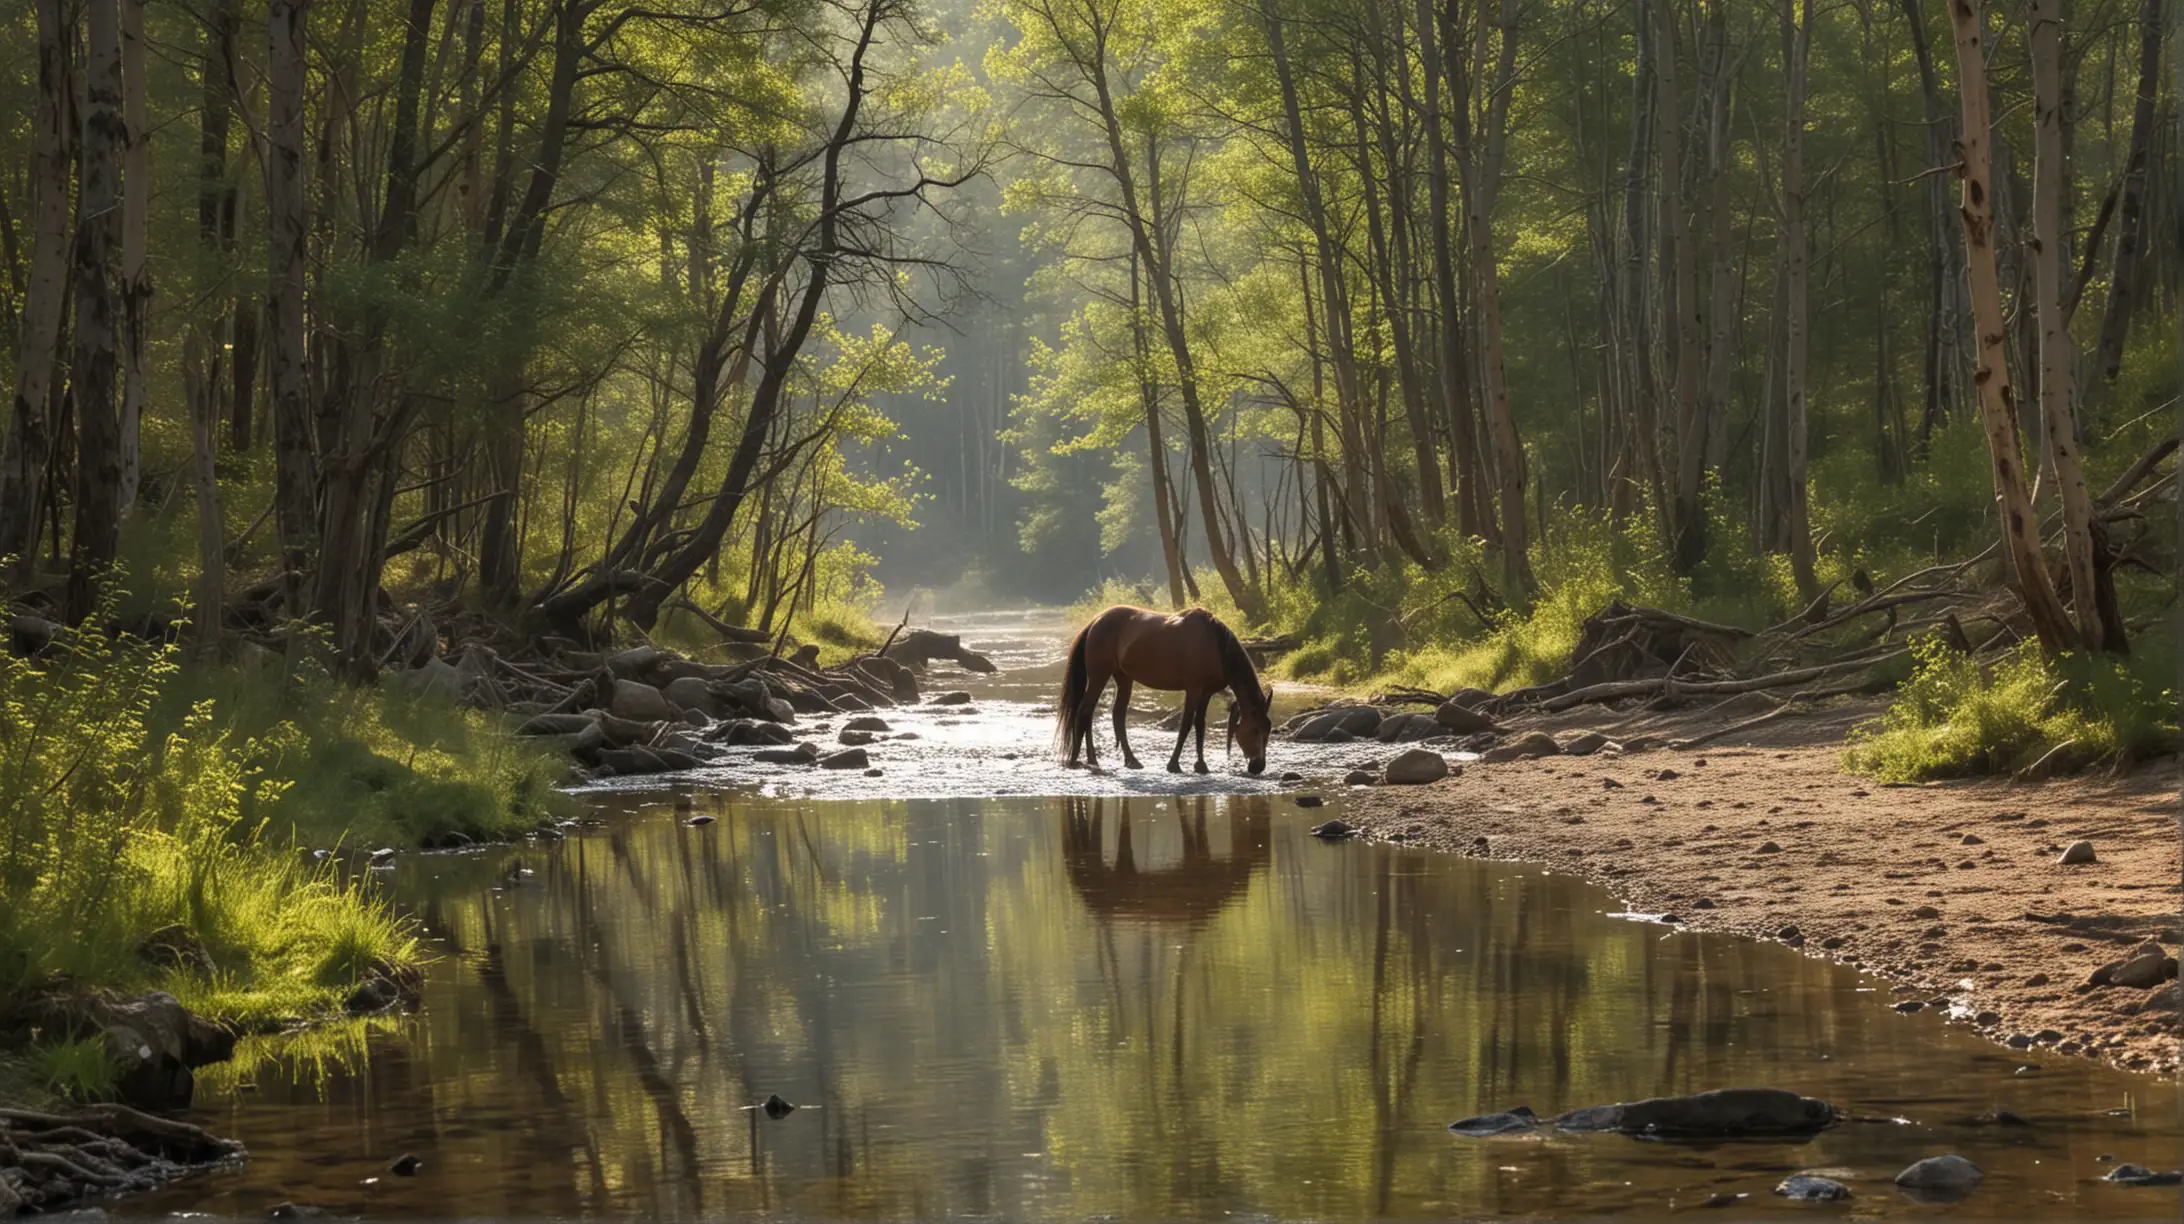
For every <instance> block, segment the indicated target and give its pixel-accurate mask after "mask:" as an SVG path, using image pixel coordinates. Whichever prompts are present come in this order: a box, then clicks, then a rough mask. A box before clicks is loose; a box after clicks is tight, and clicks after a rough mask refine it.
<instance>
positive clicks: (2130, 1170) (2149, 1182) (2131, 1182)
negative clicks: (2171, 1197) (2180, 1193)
mask: <svg viewBox="0 0 2184 1224" xmlns="http://www.w3.org/2000/svg"><path fill="white" fill-rule="evenodd" d="M2101 1180H2102V1181H2104V1182H2114V1183H2116V1184H2117V1185H2119V1186H2174V1185H2177V1184H2179V1183H2184V1171H2179V1170H2176V1169H2171V1170H2169V1171H2168V1172H2166V1173H2156V1172H2155V1171H2153V1170H2152V1169H2149V1168H2147V1167H2146V1166H2144V1165H2135V1164H2120V1165H2117V1166H2116V1167H2115V1168H2113V1169H2110V1170H2109V1171H2108V1176H2106V1177H2104V1178H2102V1179H2101Z"/></svg>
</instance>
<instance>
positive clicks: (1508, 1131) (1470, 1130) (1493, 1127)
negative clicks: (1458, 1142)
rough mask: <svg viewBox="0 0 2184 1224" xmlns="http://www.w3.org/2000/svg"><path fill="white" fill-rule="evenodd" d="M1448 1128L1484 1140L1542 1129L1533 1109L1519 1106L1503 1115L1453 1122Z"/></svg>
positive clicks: (1490, 1115)
mask: <svg viewBox="0 0 2184 1224" xmlns="http://www.w3.org/2000/svg"><path fill="white" fill-rule="evenodd" d="M1448 1128H1449V1129H1450V1130H1452V1131H1454V1132H1456V1133H1457V1134H1459V1135H1469V1136H1471V1137H1473V1138H1482V1139H1483V1138H1485V1137H1486V1136H1488V1135H1514V1134H1523V1133H1525V1132H1527V1131H1536V1130H1538V1129H1539V1128H1540V1120H1539V1115H1538V1114H1536V1113H1533V1112H1532V1110H1531V1107H1529V1106H1526V1105H1519V1106H1517V1107H1516V1108H1515V1109H1511V1110H1506V1111H1504V1112H1502V1113H1491V1114H1480V1115H1479V1116H1478V1117H1476V1118H1464V1119H1462V1120H1460V1121H1456V1122H1451V1123H1449V1124H1448Z"/></svg>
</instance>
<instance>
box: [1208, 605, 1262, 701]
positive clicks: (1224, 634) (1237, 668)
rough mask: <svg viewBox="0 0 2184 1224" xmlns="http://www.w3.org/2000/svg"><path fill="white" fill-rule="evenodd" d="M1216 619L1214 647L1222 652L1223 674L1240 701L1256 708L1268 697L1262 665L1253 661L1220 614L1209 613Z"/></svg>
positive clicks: (1214, 624)
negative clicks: (1256, 664) (1262, 675)
mask: <svg viewBox="0 0 2184 1224" xmlns="http://www.w3.org/2000/svg"><path fill="white" fill-rule="evenodd" d="M1207 619H1208V620H1210V621H1212V622H1213V642H1214V649H1215V651H1217V652H1218V653H1219V654H1220V656H1221V678H1222V679H1223V680H1225V681H1227V682H1228V687H1229V691H1230V692H1232V693H1234V694H1236V702H1237V704H1238V705H1240V706H1243V707H1246V708H1256V707H1258V706H1259V705H1261V704H1263V703H1264V701H1265V694H1266V690H1265V689H1264V688H1262V687H1260V685H1259V669H1258V668H1256V667H1253V666H1252V665H1251V654H1250V652H1248V651H1246V650H1245V649H1244V644H1243V642H1242V641H1241V640H1239V639H1238V638H1237V636H1236V631H1235V630H1233V629H1230V628H1229V627H1228V626H1227V625H1224V624H1222V623H1221V620H1220V618H1219V617H1207Z"/></svg>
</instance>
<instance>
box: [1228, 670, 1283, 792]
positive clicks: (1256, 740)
mask: <svg viewBox="0 0 2184 1224" xmlns="http://www.w3.org/2000/svg"><path fill="white" fill-rule="evenodd" d="M1254 698H1256V700H1254ZM1273 710H1274V689H1273V687H1272V686H1271V685H1270V686H1268V687H1266V688H1262V689H1260V690H1259V691H1258V692H1257V693H1255V694H1251V695H1248V696H1247V695H1246V694H1243V693H1239V694H1237V696H1236V701H1235V702H1234V703H1233V704H1231V705H1230V706H1229V715H1228V733H1229V744H1230V746H1231V747H1232V748H1233V747H1234V746H1235V745H1237V744H1239V743H1240V744H1242V745H1243V748H1244V764H1245V767H1246V768H1248V769H1249V770H1250V771H1251V772H1252V773H1259V772H1260V771H1262V770H1264V769H1265V768H1266V741H1267V737H1268V736H1270V735H1272V734H1273V733H1274V718H1273Z"/></svg>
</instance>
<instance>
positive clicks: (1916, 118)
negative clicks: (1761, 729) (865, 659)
mask: <svg viewBox="0 0 2184 1224" xmlns="http://www.w3.org/2000/svg"><path fill="white" fill-rule="evenodd" d="M2180 23H2184V5H2180V4H2178V3H2176V0H2007V2H1991V3H1983V2H1982V0H1946V2H1942V0H1935V2H1926V0H1415V2H1406V0H975V2H973V0H630V2H625V0H266V2H264V3H249V4H246V3H244V2H243V0H169V2H167V3H156V4H155V3H148V2H146V0H22V2H19V3H15V4H11V5H8V6H6V7H5V9H4V10H0V31H4V37H0V154H4V155H0V267H4V275H0V334H4V335H6V336H7V337H9V338H10V340H11V341H12V343H9V344H6V345H4V346H0V378H4V379H5V382H6V385H7V387H8V389H9V390H10V392H11V395H10V397H9V402H10V407H9V408H8V410H7V412H6V414H5V434H4V439H0V567H4V568H0V594H4V595H5V596H6V597H7V603H8V608H7V613H8V616H9V618H10V623H9V633H10V637H9V641H8V643H7V644H8V646H9V647H10V650H9V652H8V653H7V654H6V656H5V657H4V658H0V710H4V718H5V722H4V724H0V790H4V791H5V792H6V793H7V794H8V795H9V796H10V798H9V799H7V800H6V801H5V802H6V803H7V805H8V820H7V827H8V835H7V841H6V845H5V847H4V848H0V910H4V911H5V916H4V917H0V994H6V993H8V992H9V991H10V990H12V989H18V988H28V987H29V986H31V985H34V984H37V983H41V982H47V981H50V980H54V979H55V978H56V977H63V978H65V977H74V978H78V979H83V980H98V979H100V978H101V977H102V976H115V975H120V976H127V975H128V974H129V973H132V972H135V970H133V969H129V968H128V967H127V966H129V965H130V964H132V963H133V962H132V961H131V960H130V958H131V956H132V952H131V949H133V948H136V947H137V946H139V945H140V944H142V943H143V941H144V938H145V937H146V935H147V933H148V932H151V931H156V930H165V929H167V928H169V927H174V926H179V927H182V928H196V929H199V934H200V936H202V935H203V934H204V932H203V930H202V928H204V927H205V926H206V925H207V923H212V924H213V925H218V926H219V933H218V934H217V936H208V937H207V938H210V939H212V941H213V942H215V943H217V942H219V941H222V940H225V941H227V942H228V943H231V944H233V945H234V946H236V947H238V948H247V949H250V950H251V951H249V952H248V953H247V954H239V955H241V956H242V961H246V962H250V963H257V964H261V965H265V966H272V965H278V966H280V968H279V969H278V971H277V972H275V971H273V970H272V969H270V968H268V969H265V970H264V971H262V972H258V971H254V972H253V973H245V974H241V975H233V974H231V975H226V976H216V977H214V978H211V979H207V981H208V982H209V983H210V984H209V985H206V986H205V987H204V993H202V994H200V995H198V996H195V997H192V998H188V999H185V1000H184V1001H185V1002H188V1003H191V1004H192V1005H193V1006H199V1007H202V1008H204V1009H206V1010H210V1011H213V1012H216V1013H219V1014H223V1015H231V1016H233V1015H244V1016H258V1017H265V1016H275V1015H285V1014H290V1013H292V1012H294V1011H295V1010H297V1009H299V1008H308V1007H311V1006H321V1005H325V1004H326V1003H328V1002H329V1001H335V1000H338V998H339V997H340V996H341V995H343V994H344V993H345V992H347V991H348V990H349V989H350V988H351V987H353V986H354V984H355V983H356V981H357V980H359V978H360V977H362V976H368V972H369V971H372V969H371V967H372V966H374V965H380V966H385V965H395V964H401V963H405V962H406V960H407V959H408V958H412V957H414V955H415V951H416V949H415V943H414V938H413V936H412V935H411V934H409V933H407V931H408V929H407V928H406V927H405V926H403V924H401V923H400V922H398V921H396V920H395V919H394V918H393V917H392V916H391V915H390V914H389V913H388V911H386V910H385V909H384V907H382V906H379V905H378V904H377V903H375V902H370V901H367V900H365V899H363V898H362V896H361V894H359V893H358V892H357V891H356V890H354V889H353V888H351V887H350V886H348V885H346V884H342V883H340V882H338V881H337V880H336V879H335V878H334V876H333V875H332V874H330V872H329V871H328V870H324V869H322V868H321V867H314V866H313V865H311V864H310V863H309V862H305V863H303V864H301V865H299V864H298V863H297V861H296V858H295V856H294V855H292V854H287V853H286V851H285V842H286V841H287V840H288V839H289V838H290V837H291V836H297V835H300V836H303V837H305V838H306V840H308V839H309V838H310V837H312V836H318V835H325V836H327V837H330V838H331V837H339V836H347V837H349V838H352V839H354V842H355V844H364V843H366V842H369V841H372V840H375V839H381V838H384V839H387V840H389V841H403V842H405V843H413V842H415V841H417V840H419V839H420V838H424V837H428V836H441V835H445V834H447V833H450V832H460V833H461V834H463V835H464V836H466V837H478V838H492V837H500V836H506V835H508V834H510V833H512V832H517V831H521V830H524V829H529V828H532V827H534V826H535V825H536V824H537V823H538V822H539V821H540V820H542V819H544V818H547V817H550V816H551V815H553V814H554V813H555V812H556V811H557V810H558V805H560V804H562V803H563V802H564V799H563V798H562V797H561V796H559V795H558V794H556V793H555V791H554V787H555V784H556V783H557V782H558V781H559V780H560V778H561V776H562V771H563V769H564V768H565V762H563V761H559V760H554V759H550V758H548V757H547V756H546V755H545V754H543V753H539V752H535V751H533V750H531V749H528V748H526V747H524V746H522V745H519V744H517V743H515V742H514V741H513V740H512V739H511V738H510V737H509V736H508V735H507V733H506V729H505V727H504V726H503V722H502V717H501V713H500V711H498V710H497V709H494V708H491V707H492V704H493V703H491V702H485V701H476V700H473V701H471V702H469V703H468V704H467V705H458V704H457V703H455V702H451V701H447V700H445V699H444V697H443V696H442V695H439V694H436V693H435V692H434V691H432V689H433V682H432V681H431V679H430V677H431V676H433V675H436V674H438V673H436V672H433V671H432V666H434V665H437V666H440V667H448V670H449V672H450V674H452V673H454V672H457V671H460V672H461V673H462V675H463V677H464V678H463V679H462V680H461V681H460V684H461V685H462V686H463V687H462V689H461V691H462V692H464V693H465V694H471V695H474V694H475V692H476V691H477V689H476V687H475V685H476V684H479V683H485V682H483V681H477V679H476V674H474V673H477V669H483V672H482V673H477V674H483V675H485V676H486V677H487V680H488V681H490V682H491V683H490V684H487V685H486V687H487V688H492V687H493V686H494V685H501V686H508V687H519V686H521V685H522V684H527V683H530V682H531V681H532V680H533V679H535V674H536V672H537V669H538V668H539V667H540V666H542V665H541V664H540V663H539V662H538V660H540V659H541V658H542V657H544V656H548V655H551V654H553V653H554V652H556V651H560V650H564V649H566V650H572V651H573V650H598V649H605V648H608V647H610V646H628V645H631V644H635V643H642V642H650V643H654V644H657V645H660V646H662V647H667V646H673V647H675V648H677V649H682V650H686V651H690V652H694V653H695V652H703V651H705V650H708V649H717V648H719V647H720V646H721V645H722V643H723V642H727V643H732V644H739V645H742V646H749V645H751V644H753V643H757V644H759V645H761V646H766V645H770V646H771V648H772V649H774V650H775V651H777V652H779V651H783V650H785V649H786V648H788V647H790V646H792V645H796V644H809V645H811V646H814V647H816V648H817V649H818V650H819V652H820V657H823V658H827V659H834V658H838V657H844V656H846V655H847V654H848V653H849V652H852V651H855V650H859V649H869V648H871V647H873V646H875V645H878V644H879V643H880V642H881V640H882V639H883V638H884V637H886V631H887V628H888V627H889V626H892V625H894V624H895V622H896V620H897V617H898V616H899V615H903V613H902V609H903V607H904V605H905V604H906V603H911V604H915V603H916V601H917V600H918V599H920V598H923V599H925V600H926V601H927V602H926V603H925V604H924V605H923V606H925V607H926V608H928V609H930V608H932V607H935V606H941V607H999V606H1014V605H1020V604H1024V603H1040V604H1047V605H1060V604H1071V603H1083V604H1090V603H1092V602H1093V601H1101V602H1135V603H1142V604H1145V605H1147V606H1152V607H1157V608H1162V609H1170V608H1177V609H1179V608H1183V607H1187V606H1191V605H1194V604H1196V605H1203V606H1206V607H1209V608H1211V609H1213V610H1214V611H1216V612H1217V613H1219V614H1220V615H1222V616H1224V617H1227V618H1229V619H1230V620H1231V621H1232V622H1233V623H1234V624H1235V625H1236V627H1237V628H1238V629H1239V631H1242V632H1248V633H1249V634H1251V635H1254V636H1255V638H1259V639H1264V640H1267V641H1279V642H1281V643H1282V644H1283V645H1285V646H1286V647H1287V651H1286V653H1285V654H1283V655H1282V657H1281V659H1280V661H1279V663H1278V664H1277V668H1276V670H1277V673H1278V675H1279V676H1280V677H1281V678H1283V679H1284V680H1292V679H1293V680H1307V681H1314V682H1319V683H1326V684H1331V685H1334V686H1338V687H1342V688H1345V689H1356V690H1359V691H1363V690H1365V689H1368V688H1372V689H1380V690H1387V689H1390V688H1395V689H1402V688H1404V687H1406V686H1407V687H1408V688H1410V689H1413V690H1431V691H1434V692H1438V693H1446V692H1448V691H1450V690H1452V689H1457V688H1460V687H1465V686H1475V687H1478V688H1482V689H1487V690H1495V691H1505V690H1512V689H1522V688H1524V687H1525V686H1529V685H1537V684H1540V683H1542V682H1545V681H1549V680H1551V679H1553V678H1554V677H1556V676H1560V675H1562V674H1563V673H1564V672H1565V671H1567V670H1569V669H1570V667H1571V664H1572V654H1573V651H1575V650H1576V649H1577V647H1578V645H1579V642H1580V640H1581V638H1582V637H1583V635H1584V634H1585V632H1586V629H1585V625H1586V622H1587V620H1588V618H1591V617H1593V616H1594V615H1595V614H1596V613H1599V612H1601V610H1602V609H1603V608H1606V607H1609V606H1610V605H1611V604H1614V603H1616V602H1617V601H1622V602H1624V603H1626V604H1628V605H1632V606H1638V607H1642V608H1648V609H1656V610H1660V611H1661V612H1662V613H1663V614H1664V615H1669V616H1673V617H1677V618H1681V619H1682V620H1685V621H1688V622H1691V623H1698V624H1704V625H1727V626H1731V627H1733V628H1735V630H1736V631H1737V632H1739V633H1743V634H1747V635H1749V634H1752V633H1758V632H1761V631H1764V630H1771V629H1778V628H1779V627H1781V626H1785V625H1787V626H1790V627H1791V631H1790V633H1789V634H1788V635H1780V634H1778V636H1794V637H1795V638H1796V639H1797V640H1798V641H1799V642H1800V646H1799V649H1800V650H1801V651H1805V652H1806V654H1805V655H1804V656H1803V658H1804V661H1805V662H1807V663H1810V662H1811V661H1812V651H1813V650H1818V651H1820V652H1821V654H1822V657H1823V658H1827V659H1847V660H1849V662H1847V663H1844V664H1843V667H1844V668H1845V670H1841V671H1837V672H1830V673H1829V675H1830V676H1832V677H1833V679H1834V680H1835V681H1840V682H1844V687H1842V688H1840V689H1839V690H1831V691H1839V692H1850V691H1853V690H1854V689H1855V691H1858V692H1861V693H1866V694H1872V693H1886V692H1899V693H1900V694H1901V696H1900V697H1899V698H1898V700H1897V703H1896V706H1895V707H1894V708H1893V709H1892V710H1891V711H1890V712H1889V713H1888V714H1887V716H1886V719H1885V723H1884V725H1881V726H1877V727H1876V728H1874V729H1873V730H1872V732H1871V733H1870V734H1869V736H1868V737H1867V738H1866V739H1864V740H1863V741H1862V742H1861V743H1860V744H1858V745H1854V746H1853V748H1852V756H1853V758H1854V760H1853V763H1854V764H1859V762H1860V760H1862V764H1860V766H1859V767H1861V768H1864V769H1865V770H1866V771H1867V772H1871V773H1874V774H1876V775H1879V776H1886V777H1892V778H1900V779H1909V778H1922V777H1933V776H1940V775H1946V774H1952V773H1970V772H2008V771H2012V770H2017V769H2021V768H2024V767H2026V766H2027V765H2029V764H2031V763H2033V762H2035V761H2048V760H2050V759H2051V758H2052V753H2053V752H2054V751H2055V750H2057V748H2058V746H2060V745H2064V744H2065V743H2066V742H2067V743H2068V744H2070V745H2074V746H2075V748H2074V751H2075V753H2076V757H2075V763H2076V764H2077V765H2078V766H2080V767H2083V766H2090V765H2095V764H2101V765H2116V766H2118V767H2121V766H2122V765H2125V764H2128V763H2129V762H2131V761H2134V760H2141V759H2144V758H2146V757H2148V756H2151V755H2155V754H2158V753H2161V752H2167V751H2173V750H2174V747H2175V738H2176V734H2177V731H2176V703H2175V696H2174V693H2175V691H2176V685H2177V683H2178V681H2177V674H2176V667H2177V663H2178V655H2177V652H2176V649H2175V640H2176V632H2175V627H2174V626H2175V620H2176V616H2177V594H2176V592H2177V580H2176V572H2177V530H2178V504H2179V503H2178V493H2177V471H2178V469H2177V447H2178V428H2179V426H2178V422H2179V419H2180V406H2179V387H2180V386H2184V368H2180V361H2184V330H2180V324H2184V302H2180V300H2179V295H2180V292H2184V175H2180V170H2184V116H2180V110H2179V100H2180V97H2184V63H2180V62H2179V57H2178V55H2177V54H2176V46H2177V42H2178V37H2177V31H2178V30H2179V29H2180V28H2184V24H2180ZM921 592H922V594H921ZM934 601H938V602H937V604H936V603H935V602H934ZM1847 614H1854V616H1853V615H1847ZM1882 615H1885V617H1886V624H1885V626H1880V627H1876V625H1877V624H1878V622H1877V621H1876V620H1875V619H1874V618H1876V617H1879V616H1882ZM1857 618H1863V619H1857ZM905 619H907V618H905ZM1800 625H1803V626H1808V627H1810V628H1811V629H1812V630H1813V632H1812V634H1810V635H1807V634H1805V633H1804V632H1803V630H1801V629H1798V628H1797V626H1800ZM449 664H453V665H454V666H452V667H449ZM1818 666H1821V667H1822V669H1823V670H1825V669H1826V668H1827V667H1830V666H1834V664H1832V663H1825V662H1823V663H1821V664H1819V665H1818ZM1671 670H1672V671H1673V669H1671ZM1798 674H1802V673H1798ZM420 677H423V678H422V679H420ZM450 683H454V682H450ZM479 707H486V708H479ZM1861 753H1862V754H1863V756H1862V758H1861V757H1860V754H1861ZM420 813H426V814H420ZM146 829H155V830H156V831H157V832H158V836H157V837H156V838H152V837H147V836H144V832H145V830H146ZM276 863H277V864H278V865H279V866H278V868H277V869H274V868H272V867H270V866H268V865H269V864H276ZM117 865H125V866H126V867H127V870H124V871H119V872H117V871H116V870H115V868H116V867H117ZM215 883H217V885H218V886H217V887H215V886H214V885H215ZM208 889H210V890H211V891H213V892H221V893H222V895H223V896H225V897H227V898H228V899H227V900H225V901H223V902H221V903H220V904H221V905H225V906H227V907H228V908H227V910H226V911H225V912H224V913H223V915H221V916H219V917H217V919H214V918H208V917H207V912H208V911H207V910H206V907H207V906H208V905H210V904H211V903H209V902H207V901H206V900H205V898H206V896H207V892H208ZM129 890H133V891H129ZM223 890H224V892H223ZM124 891H127V892H128V895H127V896H121V895H120V893H121V892H124ZM298 896H308V897H310V898H312V901H311V903H310V904H309V905H292V904H290V903H289V902H290V901H291V900H292V899H293V898H295V897H298ZM192 907H196V908H194V909H193V908H192ZM100 924H109V925H107V926H101V925H100ZM221 924H224V925H221ZM193 938H195V937H193ZM251 957H255V958H257V959H256V961H250V958H251ZM238 963H242V962H238Z"/></svg>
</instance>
